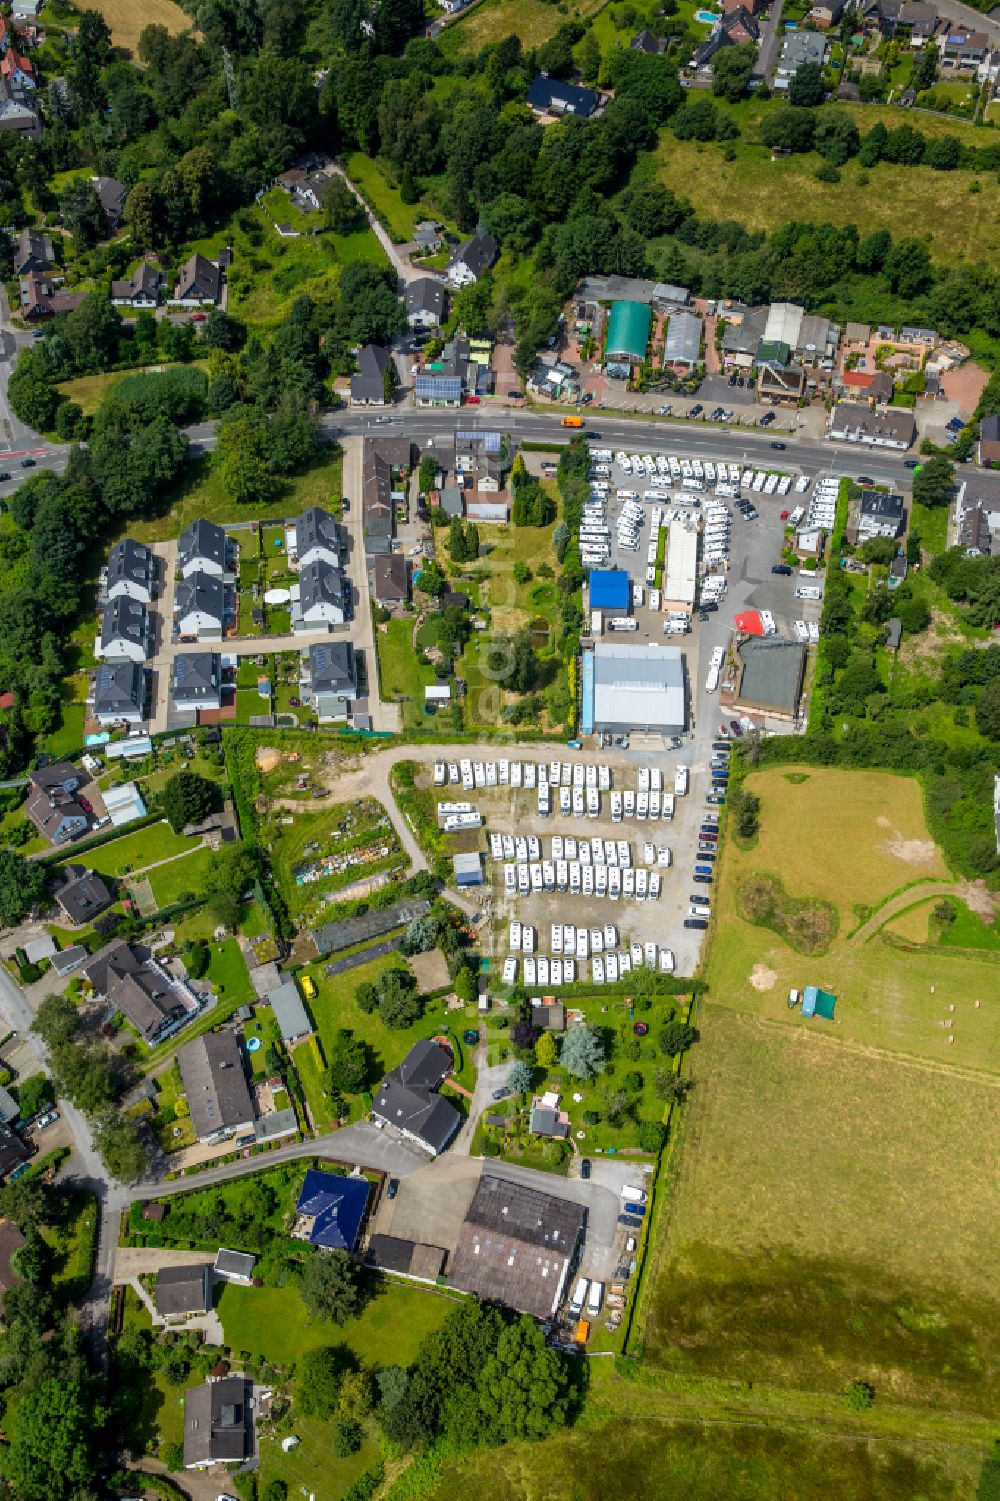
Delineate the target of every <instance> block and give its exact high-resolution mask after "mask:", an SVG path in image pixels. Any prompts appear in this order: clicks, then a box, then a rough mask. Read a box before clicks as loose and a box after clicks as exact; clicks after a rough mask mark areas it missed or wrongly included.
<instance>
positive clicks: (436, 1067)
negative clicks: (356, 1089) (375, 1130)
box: [372, 1041, 462, 1157]
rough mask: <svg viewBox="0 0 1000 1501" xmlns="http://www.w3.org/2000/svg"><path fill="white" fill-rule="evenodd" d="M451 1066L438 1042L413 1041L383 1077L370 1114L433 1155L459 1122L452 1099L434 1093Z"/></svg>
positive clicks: (446, 1142)
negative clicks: (399, 1060) (390, 1070)
mask: <svg viewBox="0 0 1000 1501" xmlns="http://www.w3.org/2000/svg"><path fill="white" fill-rule="evenodd" d="M451 1068H452V1058H451V1054H450V1053H448V1052H447V1051H446V1050H445V1049H444V1048H443V1047H441V1045H440V1044H439V1043H436V1042H430V1041H423V1042H417V1043H414V1045H413V1047H412V1048H411V1049H410V1051H409V1052H408V1053H407V1055H406V1057H405V1058H404V1059H403V1061H402V1063H401V1064H400V1065H399V1067H398V1068H394V1069H393V1070H392V1072H391V1073H390V1074H387V1075H386V1077H385V1079H383V1081H382V1084H381V1087H380V1089H379V1091H378V1094H377V1095H376V1097H375V1101H374V1103H373V1105H372V1114H373V1115H374V1116H376V1117H377V1119H379V1120H381V1121H384V1122H385V1124H386V1125H388V1126H394V1127H395V1128H396V1130H397V1131H400V1132H402V1134H403V1135H404V1136H406V1137H407V1138H408V1139H409V1140H411V1141H415V1142H416V1143H417V1145H418V1146H420V1147H422V1148H423V1149H424V1150H425V1151H427V1152H429V1153H430V1154H431V1156H432V1157H436V1156H437V1154H438V1153H439V1152H443V1151H444V1149H445V1147H447V1145H448V1143H449V1142H450V1141H451V1139H452V1137H453V1136H454V1135H455V1133H456V1131H457V1130H458V1128H459V1126H460V1125H461V1123H462V1117H461V1116H460V1115H459V1113H458V1111H457V1110H456V1109H455V1107H454V1105H453V1104H452V1103H451V1101H450V1100H446V1099H444V1098H443V1096H441V1095H440V1094H438V1093H437V1090H438V1089H439V1088H440V1086H441V1085H442V1084H443V1083H444V1081H445V1079H446V1078H447V1077H448V1075H449V1074H450V1072H451Z"/></svg>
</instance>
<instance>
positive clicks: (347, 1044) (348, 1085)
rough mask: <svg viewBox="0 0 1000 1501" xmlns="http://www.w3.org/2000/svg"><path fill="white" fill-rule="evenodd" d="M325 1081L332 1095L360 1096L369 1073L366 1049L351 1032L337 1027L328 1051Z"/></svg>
mask: <svg viewBox="0 0 1000 1501" xmlns="http://www.w3.org/2000/svg"><path fill="white" fill-rule="evenodd" d="M328 1056H329V1069H328V1071H327V1079H328V1081H329V1087H330V1089H331V1091H332V1092H333V1093H334V1094H360V1092H361V1090H363V1089H364V1087H365V1085H366V1084H367V1083H368V1078H369V1074H370V1072H371V1069H370V1065H369V1058H368V1048H367V1047H366V1045H365V1043H363V1042H362V1041H361V1040H360V1039H359V1038H357V1037H355V1036H354V1033H353V1032H350V1031H348V1029H347V1028H346V1027H339V1028H338V1029H337V1031H336V1032H335V1033H334V1036H333V1045H332V1047H331V1048H330V1049H329V1050H328Z"/></svg>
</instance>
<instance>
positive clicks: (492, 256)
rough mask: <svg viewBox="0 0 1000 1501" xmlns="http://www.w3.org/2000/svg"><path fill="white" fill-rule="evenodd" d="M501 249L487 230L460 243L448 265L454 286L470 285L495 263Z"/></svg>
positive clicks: (450, 278)
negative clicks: (462, 243)
mask: <svg viewBox="0 0 1000 1501" xmlns="http://www.w3.org/2000/svg"><path fill="white" fill-rule="evenodd" d="M498 249H499V247H498V245H497V242H496V240H495V239H494V238H493V236H492V235H491V234H488V233H487V232H486V231H485V230H480V231H479V232H478V233H477V234H474V235H473V236H472V238H471V239H470V240H466V242H465V244H464V245H459V246H458V248H457V249H456V250H455V252H454V254H453V255H452V258H451V262H450V264H449V266H448V280H449V282H450V283H451V285H452V286H453V287H468V286H470V285H471V284H472V283H473V282H474V281H478V280H479V278H480V277H481V276H485V274H486V272H487V271H488V270H489V269H490V267H491V266H492V265H493V262H494V261H495V260H496V258H497V250H498Z"/></svg>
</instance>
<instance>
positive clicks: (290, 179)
mask: <svg viewBox="0 0 1000 1501" xmlns="http://www.w3.org/2000/svg"><path fill="white" fill-rule="evenodd" d="M327 162H329V158H327ZM332 182H333V173H332V172H331V171H330V169H329V166H327V168H326V170H323V169H320V170H318V171H313V172H310V171H306V169H305V168H303V167H291V168H289V170H288V171H287V172H281V173H279V175H278V176H277V177H276V178H275V184H276V186H277V187H279V188H281V189H282V190H283V191H284V192H286V193H287V194H288V196H289V198H291V200H292V202H293V203H294V204H295V207H296V208H298V209H301V211H302V213H304V214H315V213H318V212H319V210H320V209H321V208H322V207H323V204H324V203H325V201H326V196H327V194H328V193H329V191H330V187H331V184H332Z"/></svg>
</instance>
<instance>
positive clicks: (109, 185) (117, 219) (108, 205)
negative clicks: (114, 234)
mask: <svg viewBox="0 0 1000 1501" xmlns="http://www.w3.org/2000/svg"><path fill="white" fill-rule="evenodd" d="M90 181H91V183H92V184H93V188H94V192H95V193H96V194H97V197H98V201H99V202H100V205H101V209H102V210H103V213H104V218H105V221H106V222H107V226H108V229H109V230H111V231H114V230H116V229H117V228H118V226H119V224H120V223H121V222H122V214H123V212H124V210H125V200H126V198H127V197H128V188H127V187H126V186H125V184H124V183H123V182H119V181H118V179H117V177H92V178H91V179H90Z"/></svg>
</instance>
